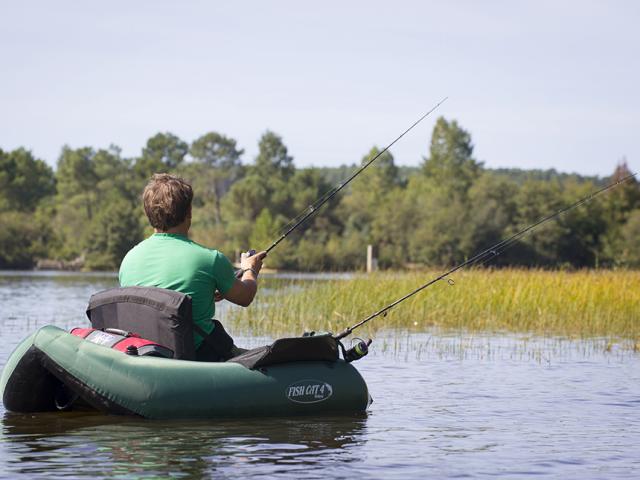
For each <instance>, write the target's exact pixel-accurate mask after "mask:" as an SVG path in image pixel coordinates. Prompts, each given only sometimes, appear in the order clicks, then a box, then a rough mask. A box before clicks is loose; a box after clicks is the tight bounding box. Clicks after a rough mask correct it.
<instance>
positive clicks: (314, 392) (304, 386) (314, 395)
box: [287, 380, 333, 403]
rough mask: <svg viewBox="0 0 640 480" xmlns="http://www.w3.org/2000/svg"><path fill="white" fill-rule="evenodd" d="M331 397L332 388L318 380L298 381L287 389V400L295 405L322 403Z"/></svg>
mask: <svg viewBox="0 0 640 480" xmlns="http://www.w3.org/2000/svg"><path fill="white" fill-rule="evenodd" d="M331 395H333V387H332V386H331V385H329V384H328V383H327V382H322V381H320V380H300V381H298V382H295V383H292V384H291V385H289V386H288V387H287V398H288V399H289V400H291V401H292V402H295V403H318V402H323V401H324V400H326V399H327V398H329V397H330V396H331Z"/></svg>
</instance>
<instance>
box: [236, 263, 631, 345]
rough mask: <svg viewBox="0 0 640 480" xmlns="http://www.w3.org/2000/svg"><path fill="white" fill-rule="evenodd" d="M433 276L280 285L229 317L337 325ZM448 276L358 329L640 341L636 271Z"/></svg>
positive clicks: (284, 324)
mask: <svg viewBox="0 0 640 480" xmlns="http://www.w3.org/2000/svg"><path fill="white" fill-rule="evenodd" d="M435 276H437V273H436V272H411V273H377V274H373V275H357V276H354V277H353V278H351V279H348V280H320V281H309V282H305V283H303V284H302V286H300V284H298V285H297V286H295V287H292V286H291V284H289V286H287V285H283V284H280V285H279V286H278V287H277V288H274V289H273V290H272V291H271V293H270V294H268V295H262V296H259V297H260V298H259V299H258V300H257V301H256V304H255V306H252V308H249V309H243V310H236V311H234V312H233V316H234V318H235V320H236V322H237V326H238V327H239V328H248V329H251V330H253V331H254V332H256V331H257V332H269V333H272V334H278V335H280V334H292V333H294V332H301V331H304V330H316V331H317V330H329V331H332V332H337V331H340V330H342V329H344V328H345V327H346V326H348V325H352V324H354V323H355V322H357V321H359V320H361V319H363V318H365V317H366V316H368V315H369V314H371V313H373V312H374V311H376V310H378V309H380V308H381V307H383V306H385V305H387V304H389V303H391V302H392V301H394V300H396V299H397V298H399V297H401V296H402V295H404V294H406V293H408V292H410V291H411V290H414V289H415V288H416V287H418V286H420V285H421V284H424V283H426V281H428V280H430V279H431V278H434V277H435ZM452 279H453V280H454V281H455V285H453V286H451V285H449V284H448V283H447V282H446V281H441V282H438V283H436V284H434V285H432V286H431V287H429V288H427V289H425V290H424V291H422V292H420V293H418V294H417V295H415V296H414V297H412V298H410V299H408V300H406V301H405V302H403V303H401V304H400V305H398V306H397V307H395V308H394V309H392V310H391V311H390V312H389V313H388V315H387V316H386V317H379V318H376V319H374V320H373V321H371V322H370V323H369V324H368V326H367V327H363V328H362V329H360V330H358V331H357V333H358V334H360V335H361V336H364V335H366V334H368V333H373V332H374V331H375V330H377V329H380V328H385V329H403V330H410V331H428V330H433V329H434V328H436V329H444V330H464V331H470V332H473V331H488V332H499V331H510V332H522V333H532V334H538V335H561V336H568V337H581V338H588V337H611V338H614V337H615V338H623V339H630V340H632V341H633V342H634V344H637V342H638V341H640V272H633V271H603V270H597V271H578V272H564V271H542V270H470V271H465V272H459V273H456V274H454V275H453V276H452ZM267 282H268V280H267V281H266V282H265V285H268V283H267Z"/></svg>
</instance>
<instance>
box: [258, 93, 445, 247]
mask: <svg viewBox="0 0 640 480" xmlns="http://www.w3.org/2000/svg"><path fill="white" fill-rule="evenodd" d="M447 98H449V97H445V98H443V99H442V100H440V101H439V102H438V103H437V104H436V105H435V106H434V107H433V108H431V110H429V111H428V112H427V113H425V114H424V115H422V116H421V117H420V118H419V119H418V120H416V121H415V122H414V123H413V124H412V125H411V126H410V127H409V128H407V129H406V130H405V131H404V132H402V133H401V134H400V135H399V136H398V137H397V138H396V139H395V140H394V141H393V142H391V143H390V144H389V145H387V146H386V147H384V149H383V150H382V151H381V152H379V153H378V154H377V155H376V156H374V157H373V158H372V159H370V160H369V161H367V162H366V163H365V164H364V165H362V166H361V167H360V168H359V169H358V170H356V171H355V172H354V173H353V174H352V175H351V176H350V177H349V178H347V179H346V180H344V181H343V182H341V183H339V184H338V185H336V186H335V187H333V188H332V189H331V190H329V191H328V192H327V193H325V194H324V195H323V196H321V197H320V198H319V199H318V200H316V201H315V203H313V204H312V205H310V206H308V207H307V208H306V209H304V210H303V211H302V213H300V214H299V215H298V216H297V217H295V218H294V219H293V220H292V221H291V222H289V224H288V225H287V226H285V227H284V233H283V234H282V235H280V237H278V239H277V240H276V241H275V242H273V243H272V244H271V246H269V248H267V249H266V253H269V252H270V251H271V250H273V249H274V248H276V246H277V245H278V244H279V243H280V242H282V241H283V240H284V239H285V238H287V237H288V236H289V235H290V234H291V232H293V231H294V230H295V229H296V228H298V227H299V226H300V225H302V224H303V223H304V222H305V221H306V220H307V219H308V218H309V217H311V216H312V215H313V214H314V213H316V211H317V210H318V209H319V208H320V207H322V206H323V205H324V204H325V203H327V202H328V201H329V200H331V199H332V198H333V197H335V196H336V195H337V194H338V192H339V191H340V190H342V189H343V188H344V187H346V186H347V185H348V184H349V183H350V182H351V180H353V179H354V178H356V177H357V176H358V175H360V174H361V173H362V172H363V171H364V170H365V169H366V168H367V167H368V166H369V165H371V164H372V163H373V162H375V161H376V160H377V159H378V158H379V157H380V156H381V155H382V154H383V153H385V152H386V151H387V150H389V149H390V148H391V147H392V146H393V145H394V144H395V143H396V142H397V141H398V140H400V139H401V138H402V137H404V136H405V135H406V134H407V133H409V132H410V131H411V130H412V129H413V128H414V127H415V126H416V125H418V124H419V123H420V122H422V120H424V119H425V118H427V117H428V116H429V115H430V114H431V113H432V112H433V111H434V110H435V109H437V108H438V107H439V106H440V105H442V104H443V103H444V102H445V101H446V100H447ZM252 252H253V253H255V251H254V250H250V251H249V253H250V254H253V253H252Z"/></svg>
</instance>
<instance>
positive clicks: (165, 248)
mask: <svg viewBox="0 0 640 480" xmlns="http://www.w3.org/2000/svg"><path fill="white" fill-rule="evenodd" d="M142 199H143V203H144V211H145V213H146V214H147V218H148V219H149V223H150V224H151V226H152V227H153V229H154V234H153V235H151V236H150V237H149V238H147V239H146V240H143V241H142V242H140V243H139V244H138V245H136V246H135V247H133V248H132V249H131V250H130V251H129V252H128V253H127V255H126V256H125V257H124V259H123V260H122V264H121V265H120V272H119V279H120V286H122V287H130V286H142V287H160V288H167V289H169V290H175V291H178V292H181V293H184V294H186V295H189V296H190V297H191V299H192V308H193V323H194V340H195V347H196V359H197V360H199V361H224V360H226V359H228V358H230V357H231V356H233V355H234V354H237V353H239V352H240V351H241V350H240V349H238V348H237V347H235V346H234V345H233V340H232V339H231V337H230V336H229V335H228V334H227V333H226V332H225V331H224V328H223V327H222V325H221V324H220V322H218V321H214V320H213V315H214V314H215V303H214V295H216V296H217V297H218V296H219V297H221V298H225V299H227V300H229V301H230V302H232V303H235V304H237V305H242V306H243V307H246V306H248V305H249V304H250V303H251V302H252V301H253V299H254V297H255V295H256V292H257V290H258V274H259V273H260V269H261V268H262V260H263V258H264V257H265V256H266V252H260V253H257V254H255V255H252V256H247V255H243V256H242V259H241V263H240V267H241V274H240V276H239V277H236V274H235V271H234V269H233V266H232V265H231V262H230V261H229V260H228V259H227V257H225V256H224V255H223V254H222V253H220V252H219V251H217V250H212V249H209V248H206V247H203V246H201V245H199V244H197V243H196V242H194V241H192V240H190V239H189V237H188V233H189V228H190V227H191V201H192V199H193V190H192V189H191V185H189V184H188V183H187V182H185V181H184V180H182V179H181V178H178V177H175V176H173V175H169V174H166V173H159V174H155V175H153V177H152V178H151V180H150V181H149V183H148V184H147V186H146V187H145V189H144V192H143V194H142ZM221 298H220V299H221ZM217 299H218V298H216V300H217ZM199 332H200V333H202V334H203V335H204V334H206V336H207V337H206V338H203V335H201V334H199Z"/></svg>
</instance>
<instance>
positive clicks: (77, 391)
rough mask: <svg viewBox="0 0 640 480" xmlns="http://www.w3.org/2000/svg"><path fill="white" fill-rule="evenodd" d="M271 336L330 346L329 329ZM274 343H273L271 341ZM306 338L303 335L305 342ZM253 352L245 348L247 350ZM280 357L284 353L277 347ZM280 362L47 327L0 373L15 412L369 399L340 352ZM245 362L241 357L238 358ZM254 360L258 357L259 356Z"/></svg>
mask: <svg viewBox="0 0 640 480" xmlns="http://www.w3.org/2000/svg"><path fill="white" fill-rule="evenodd" d="M282 340H283V342H281V341H276V342H275V343H274V344H273V345H272V346H270V347H264V348H266V350H267V353H268V354H267V357H268V356H269V355H271V353H272V351H274V350H278V349H279V350H280V351H281V352H283V351H284V352H286V350H287V349H290V348H291V346H292V345H295V349H297V350H300V348H302V349H303V350H309V351H310V350H314V349H316V350H317V349H318V346H320V349H322V348H325V347H326V345H324V346H322V344H323V343H325V344H327V345H329V347H330V348H333V346H332V342H335V339H333V337H331V336H330V335H325V336H323V335H320V336H311V337H298V338H295V339H282ZM278 342H281V344H280V345H281V348H275V349H274V348H272V347H274V346H277V344H278ZM305 342H307V343H305ZM250 353H251V351H249V354H250ZM285 357H286V355H285ZM285 357H281V358H280V360H279V361H278V363H275V364H269V362H268V361H262V362H255V361H253V362H252V366H253V368H248V367H247V366H245V365H243V362H242V361H240V362H234V361H227V362H222V363H206V362H195V361H190V360H177V359H174V358H162V357H158V356H148V355H127V354H125V353H123V352H122V351H118V350H116V349H114V348H108V347H105V346H104V345H100V344H96V343H92V342H91V341H87V340H86V339H84V338H80V337H78V336H76V335H72V334H70V333H67V332H66V331H64V330H61V329H59V328H57V327H54V326H46V327H43V328H41V329H40V330H38V331H36V332H35V333H34V334H32V335H31V336H29V337H28V338H27V339H25V340H24V341H23V342H22V343H21V344H20V345H19V346H18V347H17V348H16V350H15V351H14V352H13V353H12V355H11V356H10V358H9V360H8V362H7V364H6V365H5V367H4V370H3V372H2V377H1V380H0V389H1V391H2V399H3V402H4V405H5V407H6V408H7V410H9V411H13V412H38V411H50V410H56V409H67V408H72V409H73V408H76V406H79V405H81V406H82V407H83V408H87V407H88V408H93V409H97V410H100V411H102V412H105V413H114V414H127V415H137V416H141V417H145V418H155V419H171V418H218V417H255V416H288V415H300V414H319V413H324V412H334V413H340V412H342V413H353V412H362V411H364V410H366V408H367V406H368V405H369V403H370V397H369V393H368V390H367V385H366V383H365V382H364V380H363V378H362V376H361V375H360V374H359V372H358V371H357V370H356V369H355V368H354V367H353V366H352V365H351V364H350V363H346V362H345V361H344V360H342V359H338V358H335V359H333V360H327V361H320V360H318V361H287V360H286V358H285ZM245 363H246V362H245ZM261 363H262V364H261Z"/></svg>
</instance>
